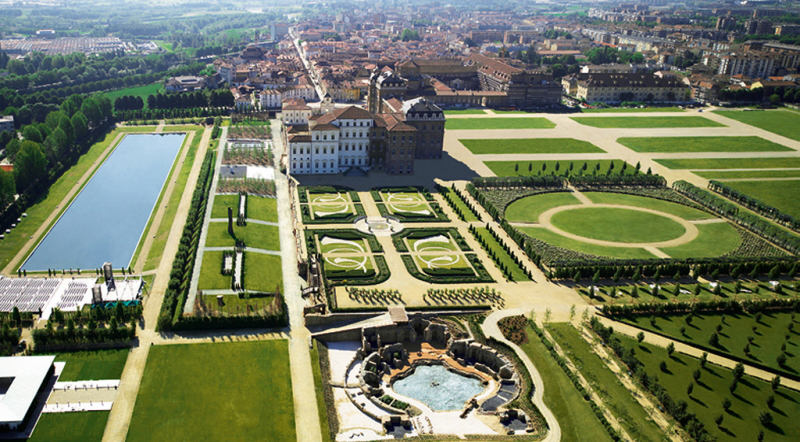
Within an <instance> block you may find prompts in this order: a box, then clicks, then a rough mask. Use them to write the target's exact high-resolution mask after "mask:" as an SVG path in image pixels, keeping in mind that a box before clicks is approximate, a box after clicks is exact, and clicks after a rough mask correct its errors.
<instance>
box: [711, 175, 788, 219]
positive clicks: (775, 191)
mask: <svg viewBox="0 0 800 442" xmlns="http://www.w3.org/2000/svg"><path fill="white" fill-rule="evenodd" d="M725 185H726V186H728V187H731V188H733V189H735V190H738V191H739V192H742V193H744V194H747V195H749V196H751V197H753V198H755V199H757V200H759V201H761V202H762V203H765V204H768V205H770V206H772V207H774V208H776V209H778V210H780V211H781V212H783V213H786V214H788V215H791V216H793V217H795V218H800V204H799V203H798V200H799V199H800V179H798V180H785V181H729V182H726V183H725Z"/></svg>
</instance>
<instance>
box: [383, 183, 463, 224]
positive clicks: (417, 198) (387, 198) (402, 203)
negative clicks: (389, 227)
mask: <svg viewBox="0 0 800 442" xmlns="http://www.w3.org/2000/svg"><path fill="white" fill-rule="evenodd" d="M370 194H371V195H372V198H373V200H374V201H375V203H376V205H377V206H378V210H379V211H380V214H381V215H382V216H393V217H395V218H397V219H399V220H400V221H401V222H448V221H450V219H449V218H448V217H447V215H445V213H444V211H443V210H442V208H441V206H439V204H438V203H436V202H434V201H435V200H434V198H433V195H431V193H430V192H429V191H428V190H427V189H426V188H424V187H382V188H376V189H372V191H371V192H370Z"/></svg>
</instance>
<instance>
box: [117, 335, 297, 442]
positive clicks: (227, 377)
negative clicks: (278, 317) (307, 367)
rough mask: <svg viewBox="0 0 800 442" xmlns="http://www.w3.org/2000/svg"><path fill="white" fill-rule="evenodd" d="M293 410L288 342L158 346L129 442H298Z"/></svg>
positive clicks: (153, 350) (141, 391)
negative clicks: (201, 441)
mask: <svg viewBox="0 0 800 442" xmlns="http://www.w3.org/2000/svg"><path fill="white" fill-rule="evenodd" d="M293 403H294V401H293V398H292V379H291V375H290V372H289V352H288V342H287V341H286V340H271V341H254V342H228V343H221V342H220V343H212V344H176V345H156V346H153V347H151V348H150V354H149V356H148V358H147V365H146V367H145V370H144V375H143V377H142V383H141V386H140V388H139V395H138V397H137V398H136V408H134V410H133V417H132V418H131V424H130V428H129V430H128V436H127V439H126V441H127V442H139V441H152V440H154V438H156V439H158V440H160V441H200V440H207V441H212V440H213V441H216V442H226V441H244V440H265V439H268V440H270V441H274V442H289V441H295V440H296V435H295V422H294V412H295V410H294V405H293ZM156 435H157V436H156ZM267 435H268V436H267Z"/></svg>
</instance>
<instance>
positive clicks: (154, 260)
mask: <svg viewBox="0 0 800 442" xmlns="http://www.w3.org/2000/svg"><path fill="white" fill-rule="evenodd" d="M202 135H203V131H202V130H197V131H196V132H195V133H194V139H192V144H190V145H189V150H188V151H187V152H186V161H184V163H183V165H182V166H181V172H180V174H178V182H177V183H175V187H174V188H173V189H172V195H171V196H170V198H169V201H167V210H166V211H165V212H164V217H163V218H161V224H159V226H158V230H156V237H155V239H154V240H153V244H152V245H151V246H150V253H148V254H147V260H146V261H145V264H144V270H154V269H155V268H156V267H158V264H159V263H160V262H161V257H162V254H163V252H164V248H165V247H166V244H167V237H168V236H169V231H170V229H171V228H172V223H173V222H174V221H175V214H176V213H177V212H178V205H179V204H180V202H181V197H182V196H183V192H184V191H185V190H186V182H187V181H188V180H189V173H190V172H191V170H192V161H193V160H194V158H195V156H196V155H197V150H198V148H199V146H200V140H201V139H202V138H203V137H202ZM161 203H162V202H161V201H159V204H161ZM226 216H227V215H226Z"/></svg>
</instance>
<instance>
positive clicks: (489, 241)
mask: <svg viewBox="0 0 800 442" xmlns="http://www.w3.org/2000/svg"><path fill="white" fill-rule="evenodd" d="M474 235H475V236H476V237H480V238H483V241H484V242H485V243H486V247H485V248H487V249H488V250H491V251H492V252H494V254H495V256H497V258H498V260H499V261H500V262H501V263H502V264H503V265H505V266H506V268H507V269H508V270H509V272H510V273H511V279H512V281H530V278H529V277H528V275H527V274H526V273H525V271H524V270H523V269H522V268H520V266H519V265H518V264H517V263H516V262H514V260H513V259H512V258H511V255H509V254H508V252H506V250H505V249H504V248H503V247H502V246H501V245H500V243H498V242H497V240H496V239H494V237H493V236H492V235H491V234H490V233H489V231H488V230H487V229H486V228H485V227H478V228H476V229H475V232H474Z"/></svg>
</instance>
